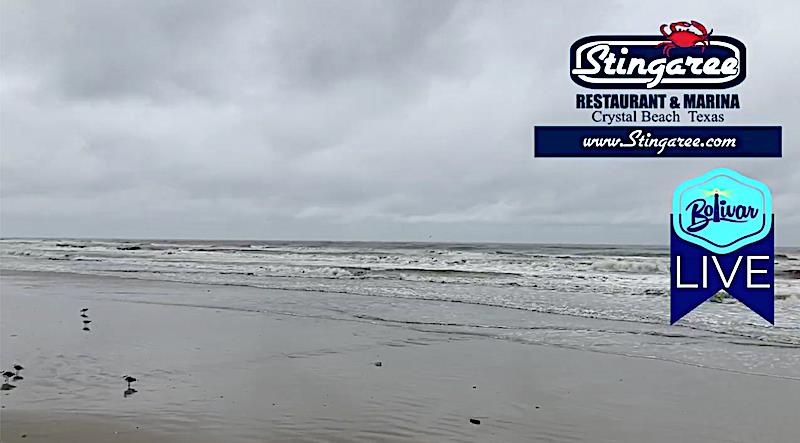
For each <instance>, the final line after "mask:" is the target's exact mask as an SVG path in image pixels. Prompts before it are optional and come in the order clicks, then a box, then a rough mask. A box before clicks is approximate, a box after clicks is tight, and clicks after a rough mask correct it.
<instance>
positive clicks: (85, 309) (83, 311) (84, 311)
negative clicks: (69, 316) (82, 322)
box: [81, 308, 89, 314]
mask: <svg viewBox="0 0 800 443" xmlns="http://www.w3.org/2000/svg"><path fill="white" fill-rule="evenodd" d="M88 310H89V308H81V314H85V313H86V311H88Z"/></svg>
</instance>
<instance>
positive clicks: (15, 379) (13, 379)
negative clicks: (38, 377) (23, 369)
mask: <svg viewBox="0 0 800 443" xmlns="http://www.w3.org/2000/svg"><path fill="white" fill-rule="evenodd" d="M20 380H25V377H23V376H21V375H15V376H13V377H11V381H20Z"/></svg>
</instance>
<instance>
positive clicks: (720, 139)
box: [533, 126, 782, 157]
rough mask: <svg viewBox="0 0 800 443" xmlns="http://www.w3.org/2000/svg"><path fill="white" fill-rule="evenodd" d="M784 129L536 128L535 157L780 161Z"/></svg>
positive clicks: (765, 127)
mask: <svg viewBox="0 0 800 443" xmlns="http://www.w3.org/2000/svg"><path fill="white" fill-rule="evenodd" d="M781 132H782V130H781V127H780V126H627V127H625V126H605V127H604V126H535V127H534V129H533V149H534V156H535V157H781V156H782V149H781Z"/></svg>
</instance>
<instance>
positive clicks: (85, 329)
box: [83, 326, 91, 331]
mask: <svg viewBox="0 0 800 443" xmlns="http://www.w3.org/2000/svg"><path fill="white" fill-rule="evenodd" d="M83 330H84V331H91V329H89V328H87V327H86V326H84V327H83Z"/></svg>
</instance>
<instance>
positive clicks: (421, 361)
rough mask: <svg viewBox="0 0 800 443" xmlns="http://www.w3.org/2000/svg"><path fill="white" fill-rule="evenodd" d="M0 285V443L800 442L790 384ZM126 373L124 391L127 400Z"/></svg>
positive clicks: (84, 288)
mask: <svg viewBox="0 0 800 443" xmlns="http://www.w3.org/2000/svg"><path fill="white" fill-rule="evenodd" d="M0 283H1V284H2V287H0V315H1V317H0V320H2V327H1V328H0V333H1V335H2V337H1V338H0V345H1V346H2V347H1V348H0V363H2V369H8V368H9V367H10V366H11V365H12V364H13V363H16V362H18V363H21V364H22V365H24V366H25V369H24V370H23V371H22V372H21V373H22V374H23V375H24V379H23V380H21V381H19V382H15V383H14V384H15V385H16V386H17V387H16V388H15V389H13V390H10V391H4V392H2V394H0V400H2V406H3V408H2V410H0V411H1V415H0V424H1V425H2V426H0V428H1V429H0V433H1V435H0V438H2V441H3V442H14V441H25V442H33V441H81V442H89V443H92V442H105V441H122V442H136V441H195V442H196V441H199V442H204V441H209V442H210V441H227V442H249V441H276V442H286V441H290V442H305V441H309V442H310V441H337V442H338V441H340V442H349V441H364V442H367V441H397V442H400V441H409V442H410V441H425V442H439V441H475V442H487V441H504V442H516V441H556V442H567V441H590V442H612V441H630V442H641V441H649V442H661V441H663V442H668V441H669V442H673V441H711V442H714V441H719V442H722V441H741V442H750V441H760V442H791V441H797V439H798V437H799V436H800V431H798V428H797V417H798V407H800V381H798V380H797V379H795V378H792V377H781V376H772V375H757V374H748V373H739V372H735V371H723V370H716V369H711V368H704V367H697V366H692V365H687V364H679V363H675V362H669V361H664V360H662V359H649V358H642V357H641V356H637V357H631V356H624V355H618V354H613V353H602V352H595V351H587V350H580V349H570V348H565V347H562V346H552V345H546V344H545V345H537V344H530V343H520V342H514V341H511V340H501V339H496V338H493V337H492V336H491V335H483V334H476V333H473V332H472V331H471V330H465V329H463V328H454V327H444V326H437V327H434V326H424V325H414V324H410V323H408V322H406V323H398V322H390V321H380V320H376V319H373V318H369V317H367V316H364V315H358V312H355V311H357V310H351V309H349V308H348V303H362V302H363V300H361V299H360V298H359V297H357V296H350V295H348V296H345V295H343V294H339V295H331V294H328V295H325V294H320V293H314V292H308V291H306V292H297V291H295V292H292V291H278V290H265V289H258V288H248V287H237V286H213V285H201V284H185V283H171V282H160V281H145V280H134V279H123V278H116V277H101V276H79V275H72V274H57V273H41V272H3V274H2V279H0ZM334 300H335V302H334ZM359 300H361V301H359ZM371 302H372V303H380V304H382V305H383V309H384V310H385V311H389V312H390V311H391V310H393V309H405V308H404V306H402V304H403V303H404V301H402V300H391V299H383V300H375V298H374V297H373V298H372V301H371ZM416 303H418V305H417V306H418V307H419V306H422V308H423V309H429V310H442V309H446V310H450V311H452V312H453V315H456V314H458V315H462V316H463V315H467V316H468V315H474V316H475V317H481V316H486V315H500V314H495V313H492V312H489V311H488V310H490V309H496V308H487V307H484V306H471V305H464V304H460V305H458V306H452V305H454V304H452V303H451V304H449V306H443V305H442V304H441V303H438V302H424V301H423V302H419V301H417V302H416ZM425 303H428V304H427V305H425ZM83 307H87V308H88V312H87V316H88V318H89V319H91V323H90V324H89V325H88V328H89V330H88V331H85V330H83V328H84V325H83V322H82V318H81V317H80V309H81V308H83ZM450 311H447V312H450ZM519 315H533V314H529V313H520V314H519ZM539 316H540V317H541V314H539ZM554 317H555V318H551V319H550V320H549V321H555V322H557V321H558V318H559V317H558V316H554ZM537 318H539V317H537ZM541 318H542V319H543V321H544V320H546V317H541ZM582 321H585V322H586V323H587V328H590V327H592V323H591V320H590V319H586V320H582ZM785 352H786V355H789V353H796V352H798V351H797V349H795V348H788V349H787V350H786V351H785ZM377 362H380V363H381V364H380V365H377V364H376V363H377ZM123 375H131V376H133V377H136V378H137V381H136V382H134V383H133V384H132V387H133V388H134V389H136V392H134V393H129V394H128V395H126V392H125V391H126V389H127V385H126V382H125V381H124V380H123V379H122V376H123ZM470 419H472V421H474V422H479V423H480V424H473V423H472V422H470ZM23 435H24V437H23Z"/></svg>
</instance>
